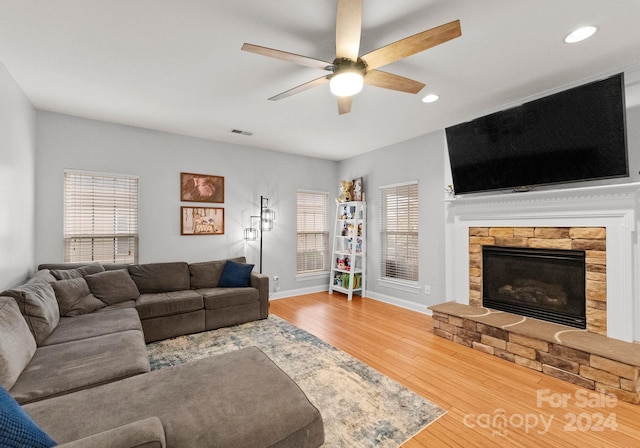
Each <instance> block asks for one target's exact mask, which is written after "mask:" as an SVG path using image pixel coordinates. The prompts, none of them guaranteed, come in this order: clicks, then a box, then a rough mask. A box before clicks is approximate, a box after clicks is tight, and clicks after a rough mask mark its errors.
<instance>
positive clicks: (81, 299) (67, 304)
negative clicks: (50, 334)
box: [51, 277, 106, 317]
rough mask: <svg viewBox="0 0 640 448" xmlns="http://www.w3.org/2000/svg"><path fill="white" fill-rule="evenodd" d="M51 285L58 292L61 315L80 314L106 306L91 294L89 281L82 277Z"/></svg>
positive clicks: (57, 297)
mask: <svg viewBox="0 0 640 448" xmlns="http://www.w3.org/2000/svg"><path fill="white" fill-rule="evenodd" d="M51 287H52V288H53V291H54V292H55V294H56V300H57V301H58V308H59V310H60V316H66V317H73V316H80V315H81V314H88V313H92V312H94V311H96V310H99V309H100V308H104V307H105V306H106V305H105V304H104V303H103V302H102V301H100V300H98V299H96V298H95V297H94V296H93V294H91V291H89V286H88V285H87V282H86V281H85V279H84V278H82V277H80V278H72V279H69V280H60V281H57V282H53V283H51Z"/></svg>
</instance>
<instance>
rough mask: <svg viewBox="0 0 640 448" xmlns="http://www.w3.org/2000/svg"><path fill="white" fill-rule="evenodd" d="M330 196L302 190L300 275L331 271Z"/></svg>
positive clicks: (299, 250)
mask: <svg viewBox="0 0 640 448" xmlns="http://www.w3.org/2000/svg"><path fill="white" fill-rule="evenodd" d="M328 201H329V193H316V192H310V191H298V199H297V208H298V212H297V217H298V219H297V221H298V224H297V232H298V234H297V235H298V236H297V267H296V273H297V274H310V273H314V272H325V271H328V270H329V245H328V241H329V230H328V225H327V220H328V218H327V209H328Z"/></svg>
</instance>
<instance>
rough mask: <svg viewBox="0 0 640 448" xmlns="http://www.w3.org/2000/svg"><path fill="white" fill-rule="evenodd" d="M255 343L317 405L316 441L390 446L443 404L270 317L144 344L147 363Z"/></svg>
mask: <svg viewBox="0 0 640 448" xmlns="http://www.w3.org/2000/svg"><path fill="white" fill-rule="evenodd" d="M248 346H256V347H259V348H260V349H261V350H262V351H263V352H264V353H265V354H267V356H269V357H270V358H271V359H272V360H273V361H274V362H275V363H276V364H277V365H278V366H279V367H280V368H281V369H282V370H283V371H285V372H286V373H287V374H288V375H289V376H290V377H291V378H292V379H293V380H294V381H295V382H296V383H297V384H298V385H299V386H300V388H301V389H302V390H303V391H304V392H305V394H306V395H307V397H308V398H309V399H310V400H311V402H312V403H313V404H314V405H315V406H316V407H317V408H318V409H319V410H320V413H321V414H322V419H323V421H324V427H325V444H324V445H323V446H324V447H331V448H333V447H336V448H337V447H345V448H347V447H348V448H356V447H363V448H365V447H366V448H368V447H376V448H392V447H398V446H401V445H402V443H404V442H406V441H407V440H408V439H410V438H411V437H413V436H414V435H416V434H417V433H418V432H420V431H421V430H422V429H423V428H425V427H426V426H427V425H429V424H430V423H432V422H434V421H435V420H436V419H438V418H439V417H440V416H442V415H443V414H444V412H445V411H444V410H442V409H441V408H439V407H438V406H436V405H434V404H433V403H431V402H429V401H427V400H425V399H424V398H422V397H420V396H419V395H417V394H415V393H413V392H411V391H410V390H408V389H406V388H405V387H404V386H402V385H400V384H398V383H397V382H395V381H393V380H391V379H390V378H388V377H386V376H385V375H382V374H381V373H379V372H377V371H376V370H374V369H372V368H371V367H369V366H367V365H366V364H364V363H362V362H360V361H358V360H357V359H355V358H354V357H352V356H351V355H349V354H347V353H345V352H343V351H341V350H338V349H337V348H335V347H333V346H331V345H329V344H327V343H325V342H323V341H322V340H320V339H318V338H317V337H315V336H313V335H312V334H310V333H307V332H306V331H304V330H301V329H300V328H297V327H295V326H293V325H291V324H289V323H288V322H286V321H284V320H283V319H280V318H279V317H277V316H269V318H268V319H265V320H261V321H256V322H250V323H247V324H243V325H238V326H234V327H229V328H222V329H218V330H214V331H208V332H204V333H198V334H192V335H187V336H180V337H177V338H173V339H167V340H164V341H159V342H154V343H151V344H149V345H147V350H148V353H149V359H150V362H151V369H152V370H157V369H162V368H165V367H170V366H174V365H177V364H182V363H185V362H189V361H192V360H196V359H200V358H206V357H208V356H213V355H216V354H220V353H225V352H229V351H232V350H237V349H239V348H242V347H248Z"/></svg>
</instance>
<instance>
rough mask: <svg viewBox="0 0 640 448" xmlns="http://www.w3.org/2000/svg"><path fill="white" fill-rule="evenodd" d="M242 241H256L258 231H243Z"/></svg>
mask: <svg viewBox="0 0 640 448" xmlns="http://www.w3.org/2000/svg"><path fill="white" fill-rule="evenodd" d="M244 239H245V240H247V241H255V240H257V239H258V229H254V228H253V227H247V228H246V229H244Z"/></svg>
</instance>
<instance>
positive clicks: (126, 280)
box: [85, 269, 140, 305]
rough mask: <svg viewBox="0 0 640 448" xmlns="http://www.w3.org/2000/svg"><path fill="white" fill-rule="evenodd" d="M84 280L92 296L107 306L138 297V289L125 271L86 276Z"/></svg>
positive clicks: (119, 270)
mask: <svg viewBox="0 0 640 448" xmlns="http://www.w3.org/2000/svg"><path fill="white" fill-rule="evenodd" d="M85 280H86V281H87V284H88V285H89V289H90V290H91V292H92V293H93V295H94V296H96V297H97V298H98V299H100V300H102V301H103V302H104V303H106V304H107V305H114V304H116V303H119V302H124V301H126V300H135V299H137V298H138V296H139V295H140V292H139V291H138V287H137V286H136V284H135V283H134V281H133V280H131V276H130V275H129V271H128V270H126V269H118V270H115V271H104V272H98V273H97V274H91V275H87V276H86V277H85Z"/></svg>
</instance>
